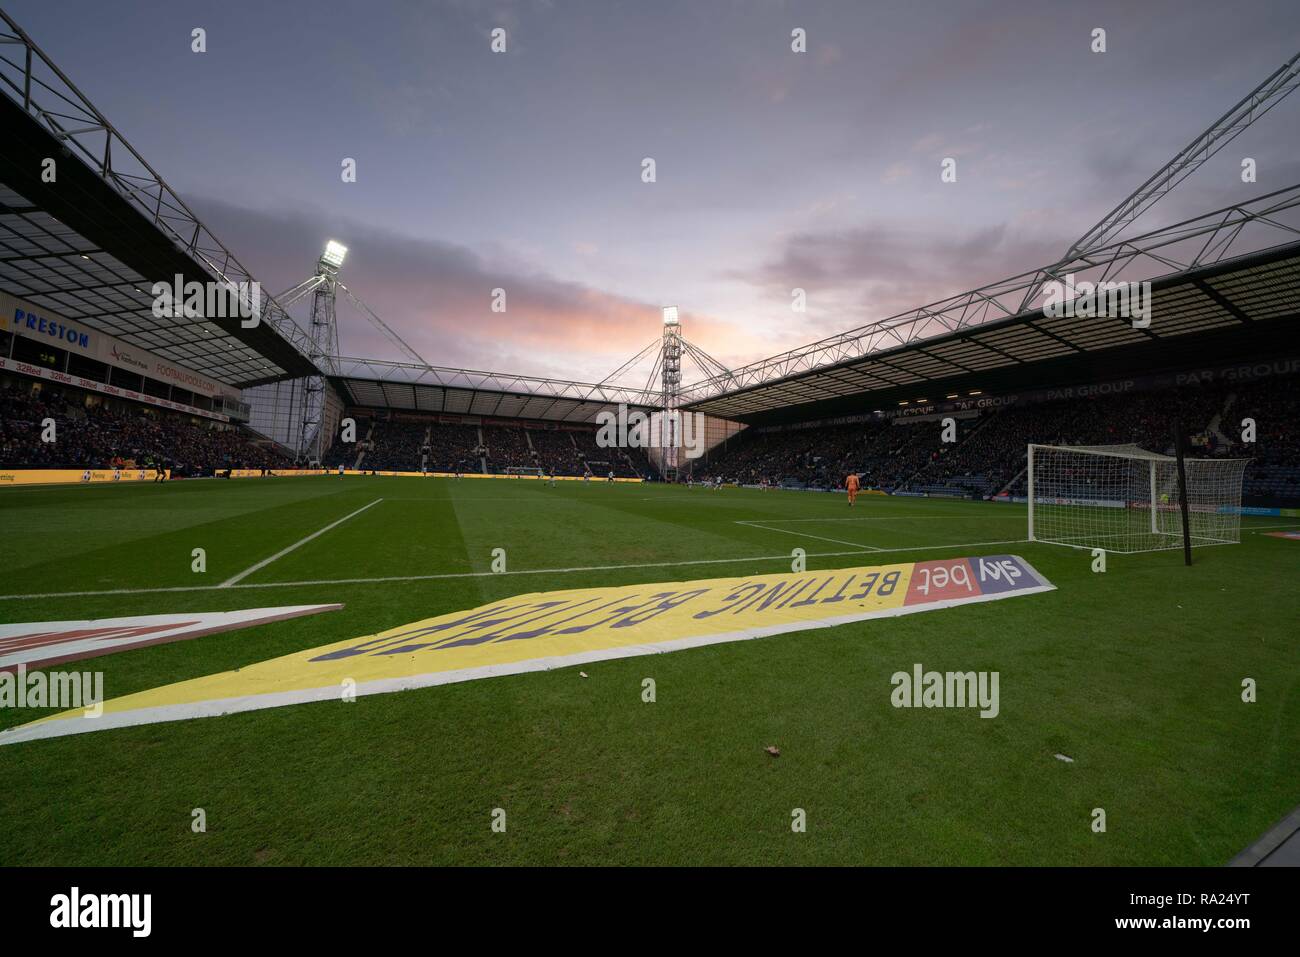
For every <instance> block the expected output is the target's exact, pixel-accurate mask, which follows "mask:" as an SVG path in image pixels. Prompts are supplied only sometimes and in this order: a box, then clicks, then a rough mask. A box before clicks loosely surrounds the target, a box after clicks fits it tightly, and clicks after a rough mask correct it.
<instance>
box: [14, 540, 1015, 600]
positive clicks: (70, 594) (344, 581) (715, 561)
mask: <svg viewBox="0 0 1300 957" xmlns="http://www.w3.org/2000/svg"><path fill="white" fill-rule="evenodd" d="M1027 541H1029V539H1027V538H1014V539H1008V540H1007V541H1004V542H961V543H958V544H954V545H910V546H908V547H907V548H876V549H868V548H855V549H854V550H853V551H849V552H811V553H809V555H808V557H809V558H843V557H846V556H848V555H875V554H878V553H880V554H884V553H889V552H937V551H947V550H949V549H953V548H982V547H984V546H986V545H1020V544H1023V543H1024V542H1027ZM788 561H790V556H789V555H788V554H787V555H754V556H751V557H749V558H695V559H690V560H687V561H680V562H633V563H630V564H626V565H580V566H576V567H574V568H517V569H514V570H513V571H505V572H441V573H438V574H432V575H385V576H381V577H378V578H317V579H312V580H308V581H296V582H250V583H246V584H243V585H176V586H172V587H167V588H109V589H106V590H103V591H55V592H44V593H41V594H30V595H0V601H15V600H21V599H24V598H92V597H97V596H101V595H154V594H159V593H161V592H187V591H216V590H218V589H227V588H228V589H231V590H235V589H240V588H307V587H309V586H314V585H377V584H381V583H384V582H423V581H440V580H442V579H448V578H491V577H492V576H493V575H498V574H499V575H503V576H504V575H571V574H575V573H578V572H608V571H619V570H621V569H625V568H627V569H631V568H676V567H678V566H683V565H740V564H743V563H744V562H788Z"/></svg>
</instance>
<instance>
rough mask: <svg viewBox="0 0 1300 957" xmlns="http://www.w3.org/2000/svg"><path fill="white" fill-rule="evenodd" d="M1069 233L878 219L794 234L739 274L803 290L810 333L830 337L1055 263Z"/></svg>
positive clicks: (776, 289) (785, 292) (785, 290)
mask: <svg viewBox="0 0 1300 957" xmlns="http://www.w3.org/2000/svg"><path fill="white" fill-rule="evenodd" d="M1071 239H1072V237H1068V236H1066V235H1064V234H1060V235H1048V234H1035V233H1034V232H1033V231H1031V230H1024V229H1020V228H1018V227H1012V226H1010V225H1008V224H1006V223H1003V224H998V225H995V226H989V227H985V228H980V229H975V230H970V231H966V232H956V231H948V232H946V233H945V232H940V231H938V230H931V229H926V228H923V227H921V226H903V225H898V224H890V223H879V224H874V225H871V226H865V227H861V228H856V229H846V230H837V231H827V232H803V233H798V234H792V235H790V236H787V237H786V238H785V239H784V241H783V242H782V243H781V244H780V245H779V247H778V249H777V250H776V252H775V253H774V255H773V256H771V257H770V258H769V259H767V260H766V261H764V262H762V263H761V264H760V265H759V266H758V267H756V268H755V269H753V270H750V271H747V272H741V273H736V274H733V278H736V279H739V280H741V281H744V282H747V283H749V284H751V285H753V286H757V287H759V288H760V289H762V290H764V292H765V293H767V294H768V295H770V296H771V298H772V299H773V300H781V301H786V302H788V300H789V295H790V289H792V288H794V287H800V288H803V289H805V290H806V291H807V294H808V313H809V320H808V323H807V324H806V327H805V328H806V331H808V332H811V333H814V334H815V335H828V334H831V333H834V332H840V331H843V330H845V329H848V328H852V327H854V326H858V325H862V324H864V323H867V322H871V321H873V320H876V319H883V318H887V317H889V316H892V315H895V314H898V313H901V312H905V311H907V310H909V309H914V308H916V307H918V306H922V305H925V304H927V303H931V302H934V301H936V300H938V299H942V298H945V297H948V296H952V295H956V294H958V293H961V292H965V291H966V290H968V289H972V288H975V287H978V286H980V285H983V284H985V283H988V282H993V281H996V280H999V279H1003V278H1005V277H1007V276H1012V275H1016V274H1018V273H1021V272H1024V271H1026V270H1027V269H1030V268H1032V267H1034V266H1037V265H1041V264H1043V263H1047V262H1051V261H1052V260H1054V259H1055V258H1056V257H1058V256H1059V255H1060V254H1061V253H1062V252H1063V251H1064V250H1065V248H1066V247H1067V246H1068V245H1069V243H1070V241H1071Z"/></svg>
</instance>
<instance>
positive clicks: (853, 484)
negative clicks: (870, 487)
mask: <svg viewBox="0 0 1300 957" xmlns="http://www.w3.org/2000/svg"><path fill="white" fill-rule="evenodd" d="M844 487H845V488H846V489H848V492H849V508H852V507H853V503H854V502H855V501H856V500H857V497H858V487H859V485H858V473H857V472H850V473H849V477H848V478H846V479H845V480H844Z"/></svg>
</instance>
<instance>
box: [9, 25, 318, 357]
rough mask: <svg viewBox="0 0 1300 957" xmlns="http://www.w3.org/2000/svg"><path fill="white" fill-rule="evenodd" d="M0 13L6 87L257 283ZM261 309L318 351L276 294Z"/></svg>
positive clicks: (227, 265)
mask: <svg viewBox="0 0 1300 957" xmlns="http://www.w3.org/2000/svg"><path fill="white" fill-rule="evenodd" d="M0 19H3V21H4V23H5V25H6V27H7V29H0V89H3V90H4V92H5V93H6V94H8V95H9V97H10V98H12V99H13V100H14V101H15V102H16V103H19V104H21V105H22V107H23V109H24V111H25V112H27V113H28V114H29V115H30V116H31V117H33V118H34V119H35V120H36V121H37V122H39V123H40V124H41V125H42V126H43V127H45V129H46V130H48V131H49V132H50V134H51V135H52V136H54V138H55V139H57V140H58V141H59V142H60V143H62V144H63V146H64V148H65V149H66V150H67V151H68V153H69V154H70V155H73V156H76V157H78V158H79V159H80V160H81V161H82V162H83V163H85V164H86V166H88V167H90V169H92V170H94V171H95V172H96V173H97V174H98V175H99V176H100V177H101V178H102V179H103V180H104V181H105V182H107V183H108V184H110V185H111V186H113V188H114V189H116V190H117V191H118V192H119V193H120V194H121V195H122V196H123V197H124V198H125V199H127V200H128V201H129V202H130V203H131V204H132V205H133V206H135V208H136V209H137V210H138V211H139V212H140V213H141V214H143V215H144V217H145V218H146V219H147V220H148V221H149V222H151V223H152V224H153V225H154V226H155V227H156V228H157V229H159V230H160V231H162V232H163V234H164V235H166V236H168V237H170V238H171V239H172V241H173V242H174V243H175V244H176V245H177V247H178V248H180V249H181V250H183V251H184V252H186V253H188V254H189V255H190V256H191V257H192V258H193V259H194V260H195V261H197V262H199V263H200V264H202V265H203V266H206V267H207V268H208V269H209V270H210V271H211V273H212V275H213V277H214V278H215V279H216V280H218V281H224V282H227V283H230V284H233V285H236V286H238V284H240V283H251V282H253V281H254V280H253V277H252V275H251V274H250V273H249V271H248V270H247V269H245V268H244V266H243V265H242V264H241V263H240V262H239V260H238V259H236V258H235V256H234V254H233V253H232V252H231V251H230V250H229V249H227V248H226V247H225V245H223V244H222V242H221V241H220V240H219V239H217V237H216V236H214V235H213V234H212V232H211V230H209V229H208V228H207V227H206V226H204V225H203V223H202V222H201V221H200V220H199V218H198V216H197V215H196V214H195V213H194V211H193V210H191V209H190V208H189V206H188V205H186V203H185V201H184V200H183V199H181V198H180V197H179V196H178V195H176V192H175V191H174V190H173V189H172V188H171V187H170V186H168V185H167V183H166V182H165V181H164V180H163V178H162V177H161V176H159V175H158V173H157V172H156V171H155V170H154V168H153V167H152V166H150V165H149V163H148V162H147V161H146V160H145V158H144V157H143V156H141V155H140V154H139V152H137V151H136V149H135V147H133V146H132V145H131V144H130V143H128V142H127V141H126V140H125V139H124V138H123V137H122V134H120V133H119V132H118V131H117V130H116V129H115V128H114V127H113V124H112V123H110V122H109V121H108V119H107V118H106V117H105V116H104V114H103V113H101V112H99V110H98V109H97V108H96V107H95V105H94V104H93V103H91V102H90V100H89V99H88V98H87V97H86V95H85V94H84V93H82V92H81V91H80V90H79V89H77V87H76V86H75V85H74V84H73V82H72V81H71V80H69V79H68V78H67V76H65V75H64V73H63V71H62V70H60V69H59V68H58V66H56V65H55V64H54V61H53V60H51V59H50V58H49V57H48V56H46V55H45V53H44V52H43V51H42V50H41V48H40V47H38V46H37V45H36V43H35V42H34V41H33V40H32V38H31V37H29V36H28V35H27V33H26V32H25V31H24V30H23V29H22V27H20V26H18V24H17V23H15V22H14V21H13V19H12V18H11V17H10V16H9V14H7V13H6V12H5V11H4V10H0ZM238 288H244V287H242V286H238ZM260 312H261V317H262V321H263V322H265V323H266V324H267V325H269V326H270V327H271V328H273V329H274V330H275V331H276V332H278V333H279V334H280V336H281V337H282V338H284V339H285V340H286V341H287V342H288V343H289V344H290V345H291V346H292V347H293V348H294V349H296V350H297V351H298V352H299V353H300V354H301V355H302V356H304V357H307V356H309V355H310V353H311V340H310V337H309V336H308V335H307V334H306V333H305V332H303V330H302V329H301V328H299V326H298V324H297V323H296V322H294V321H293V319H292V318H291V317H290V316H289V315H288V314H287V313H286V312H285V311H284V309H283V308H281V307H280V305H279V304H278V303H277V302H275V300H274V299H272V298H270V297H268V296H265V295H263V296H262V297H261V304H260Z"/></svg>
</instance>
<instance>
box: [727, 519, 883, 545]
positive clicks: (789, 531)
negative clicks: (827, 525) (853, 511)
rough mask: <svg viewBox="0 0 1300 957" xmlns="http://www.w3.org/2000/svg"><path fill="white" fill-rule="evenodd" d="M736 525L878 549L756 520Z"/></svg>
mask: <svg viewBox="0 0 1300 957" xmlns="http://www.w3.org/2000/svg"><path fill="white" fill-rule="evenodd" d="M736 524H737V525H744V526H746V527H748V528H761V529H763V530H764V531H767V532H780V533H781V534H782V535H798V536H799V537H800V538H815V539H817V540H818V541H819V542H834V543H835V544H836V545H852V546H853V547H854V548H861V549H863V550H865V551H871V552H878V551H880V549H878V548H876V547H875V546H874V545H863V544H862V543H861V542H849V541H845V540H844V539H842V538H827V537H826V536H825V535H809V534H808V533H807V532H796V531H794V530H792V529H789V528H769V527H768V526H766V525H760V524H759V523H758V522H739V521H738V522H736Z"/></svg>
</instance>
